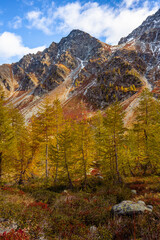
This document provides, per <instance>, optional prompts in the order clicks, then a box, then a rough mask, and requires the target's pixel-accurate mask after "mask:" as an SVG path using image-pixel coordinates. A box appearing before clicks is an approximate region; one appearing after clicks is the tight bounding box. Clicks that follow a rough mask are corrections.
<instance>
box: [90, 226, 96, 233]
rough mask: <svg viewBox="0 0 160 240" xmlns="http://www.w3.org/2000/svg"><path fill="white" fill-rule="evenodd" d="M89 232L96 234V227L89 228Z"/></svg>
mask: <svg viewBox="0 0 160 240" xmlns="http://www.w3.org/2000/svg"><path fill="white" fill-rule="evenodd" d="M89 230H90V233H91V234H95V233H96V232H97V227H95V226H91V227H90V229H89Z"/></svg>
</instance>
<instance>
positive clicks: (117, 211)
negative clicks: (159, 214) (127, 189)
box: [111, 201, 153, 215]
mask: <svg viewBox="0 0 160 240" xmlns="http://www.w3.org/2000/svg"><path fill="white" fill-rule="evenodd" d="M152 209H153V207H151V206H148V205H146V204H145V202H143V201H138V202H133V201H123V202H121V203H119V204H116V205H114V206H113V207H112V210H111V211H112V213H113V214H114V215H133V214H140V213H144V212H145V211H147V212H152Z"/></svg>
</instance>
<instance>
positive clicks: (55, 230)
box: [0, 177, 160, 240]
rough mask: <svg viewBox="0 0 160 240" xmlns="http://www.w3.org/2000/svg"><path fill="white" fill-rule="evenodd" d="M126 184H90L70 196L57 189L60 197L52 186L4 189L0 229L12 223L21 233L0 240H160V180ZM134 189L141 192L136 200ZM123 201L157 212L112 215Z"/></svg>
mask: <svg viewBox="0 0 160 240" xmlns="http://www.w3.org/2000/svg"><path fill="white" fill-rule="evenodd" d="M126 181H127V182H126V183H125V184H111V183H107V182H106V181H104V182H102V183H101V184H99V185H94V184H90V185H89V186H88V187H86V189H82V188H80V187H79V188H75V189H72V190H69V189H68V190H65V191H64V190H62V191H60V188H61V187H62V186H57V189H58V191H57V192H56V191H53V189H54V188H53V187H51V186H52V184H49V183H48V184H47V185H46V183H44V182H42V181H41V183H37V182H36V181H35V182H34V181H33V182H30V183H28V184H24V185H22V186H6V185H5V186H1V188H0V213H1V222H0V229H4V230H5V229H6V228H7V227H9V226H11V223H12V222H13V221H14V222H15V223H16V228H14V229H12V228H9V229H8V230H7V231H4V232H3V233H1V234H0V239H4V240H5V239H10V240H11V239H16V240H18V239H22V240H25V239H26V240H29V239H30V240H32V239H49V240H50V239H57V240H58V239H66V240H78V239H79V240H80V239H86V240H87V239H91V240H92V239H93V240H94V239H105V240H111V239H117V240H121V239H124V240H125V239H126V240H129V239H145V240H146V239H147V240H152V239H155V240H157V239H160V221H159V219H160V205H159V204H158V200H159V201H160V194H159V192H158V191H159V190H157V189H158V188H157V184H158V181H159V178H156V177H155V178H154V181H153V177H152V178H151V177H150V178H139V179H133V178H132V179H131V178H128V179H126ZM138 187H139V188H138ZM62 189H63V187H62ZM132 189H137V192H138V193H137V194H136V195H133V194H132V192H131V190H132ZM148 189H149V190H150V192H149V191H148ZM123 200H134V201H138V200H143V201H145V202H146V203H147V204H153V206H154V209H153V213H150V214H148V213H145V214H144V215H138V216H134V217H127V216H123V217H116V216H112V215H111V208H112V206H113V205H114V204H116V203H119V202H121V201H123ZM2 219H3V220H5V221H2ZM42 237H43V238H42Z"/></svg>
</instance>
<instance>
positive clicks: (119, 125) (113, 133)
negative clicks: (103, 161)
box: [104, 101, 125, 182]
mask: <svg viewBox="0 0 160 240" xmlns="http://www.w3.org/2000/svg"><path fill="white" fill-rule="evenodd" d="M123 118H124V112H123V109H122V107H121V105H120V103H119V102H117V101H116V102H115V103H113V104H112V105H111V106H110V107H109V108H107V110H106V116H105V118H104V126H105V128H106V131H107V135H108V141H107V142H108V144H109V145H108V153H107V155H108V157H109V158H110V159H111V160H112V161H113V166H114V170H115V173H116V176H117V179H118V182H122V177H121V173H120V155H119V149H120V146H121V144H122V142H123V136H124V132H125V129H124V123H123Z"/></svg>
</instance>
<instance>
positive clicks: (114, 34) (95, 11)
mask: <svg viewBox="0 0 160 240" xmlns="http://www.w3.org/2000/svg"><path fill="white" fill-rule="evenodd" d="M135 3H138V0H124V1H123V2H122V4H121V5H120V6H121V7H120V8H117V9H116V10H115V9H113V8H111V7H109V6H108V5H99V4H98V3H96V2H94V3H87V4H84V5H81V4H80V3H78V2H76V3H69V4H67V5H65V6H63V7H59V8H58V9H57V11H56V13H55V16H56V18H57V19H59V20H60V21H61V24H60V26H59V28H60V29H61V30H66V31H68V30H71V29H74V28H79V29H81V30H84V31H86V32H88V33H90V34H92V35H93V36H95V37H98V38H100V37H105V38H106V42H107V43H110V44H116V43H117V42H118V41H119V40H120V38H121V37H123V36H126V35H128V34H129V33H130V32H131V31H132V30H133V29H135V28H136V27H138V26H139V25H140V24H141V23H142V21H144V20H145V19H146V17H147V16H149V15H151V14H153V13H155V12H156V11H157V10H158V6H157V5H156V4H153V6H152V8H150V6H149V3H148V2H147V1H145V2H144V4H143V5H142V6H140V7H135V8H134V7H133V6H134V4H135ZM131 7H132V8H131Z"/></svg>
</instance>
